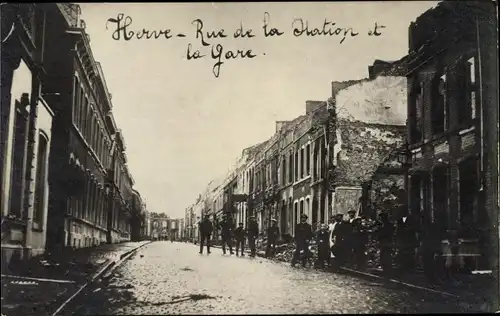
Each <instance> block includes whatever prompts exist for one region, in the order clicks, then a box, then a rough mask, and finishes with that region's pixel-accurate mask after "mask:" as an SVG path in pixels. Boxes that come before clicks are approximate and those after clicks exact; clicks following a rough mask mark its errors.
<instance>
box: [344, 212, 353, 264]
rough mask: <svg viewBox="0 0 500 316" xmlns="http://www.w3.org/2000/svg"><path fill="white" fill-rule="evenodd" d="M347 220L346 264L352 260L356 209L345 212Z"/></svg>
mask: <svg viewBox="0 0 500 316" xmlns="http://www.w3.org/2000/svg"><path fill="white" fill-rule="evenodd" d="M347 216H348V218H347V220H346V222H345V224H346V225H345V259H346V262H347V263H348V264H352V263H353V262H354V245H355V244H356V240H355V234H354V221H355V219H356V211H354V210H349V211H348V212H347Z"/></svg>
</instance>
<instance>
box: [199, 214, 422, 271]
mask: <svg viewBox="0 0 500 316" xmlns="http://www.w3.org/2000/svg"><path fill="white" fill-rule="evenodd" d="M307 219H308V217H307V215H306V214H301V216H300V222H299V223H297V224H296V226H295V236H294V237H295V238H294V239H295V246H296V248H295V252H294V254H293V257H292V262H291V264H292V266H295V265H296V264H297V262H298V261H301V263H302V265H303V266H305V265H306V263H307V262H310V261H311V259H312V252H311V250H310V245H311V241H312V240H314V239H315V241H316V245H317V247H318V248H317V249H318V253H317V254H318V256H317V260H316V262H315V263H314V264H315V265H316V266H317V267H325V265H326V266H331V267H334V268H335V267H340V266H351V267H356V268H358V269H364V268H365V267H366V265H367V259H368V256H367V255H368V253H367V247H368V243H369V239H370V236H371V238H372V239H373V238H374V237H375V238H376V242H377V243H378V247H379V250H380V265H381V266H382V269H383V270H385V271H390V270H391V269H392V262H393V253H394V246H395V245H396V247H397V258H396V259H397V262H398V264H399V266H400V267H401V268H404V269H412V268H413V267H414V265H415V248H416V247H417V244H418V242H417V231H416V229H415V225H414V224H413V221H412V220H410V218H409V217H408V216H407V213H405V212H403V214H402V217H401V218H400V219H399V220H398V221H397V222H396V223H395V224H394V223H391V222H390V221H389V216H388V214H387V213H380V214H379V218H378V220H377V221H376V223H375V225H370V224H369V223H368V220H367V219H365V218H360V217H356V212H355V211H352V210H351V211H349V212H348V218H347V219H346V220H344V215H343V214H335V216H334V217H333V218H332V219H331V220H330V222H329V224H328V225H327V224H321V225H320V226H319V228H318V230H317V231H316V232H314V231H313V228H312V225H311V224H309V223H308V222H307ZM198 225H199V232H200V254H202V253H203V247H204V246H206V249H207V253H210V241H211V237H212V234H213V233H214V230H215V229H214V225H213V224H212V222H211V221H210V217H209V216H208V215H206V216H205V217H204V218H203V220H202V221H201V222H199V224H198ZM217 228H218V229H217V231H220V236H221V239H222V252H223V254H226V252H227V250H229V253H230V254H231V255H233V254H234V253H235V252H234V251H233V245H235V248H236V249H235V250H236V255H239V256H244V250H245V243H246V240H248V246H249V247H250V256H251V257H255V255H256V240H257V239H258V237H259V226H258V224H257V221H256V219H255V217H253V216H252V217H250V218H249V222H248V225H247V228H246V229H245V228H244V225H243V223H238V227H235V225H234V222H233V220H232V218H231V217H228V216H227V215H223V218H222V221H221V222H220V223H218V227H217ZM280 236H281V234H280V229H279V227H278V225H277V221H276V220H275V219H272V220H271V225H270V226H269V227H268V228H267V249H266V257H269V256H273V255H274V254H275V253H276V245H277V242H278V241H279V240H280ZM394 239H395V240H394ZM424 259H425V258H424ZM424 264H425V262H424Z"/></svg>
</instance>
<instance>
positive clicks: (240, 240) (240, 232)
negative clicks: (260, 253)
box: [234, 223, 246, 256]
mask: <svg viewBox="0 0 500 316" xmlns="http://www.w3.org/2000/svg"><path fill="white" fill-rule="evenodd" d="M245 235H246V232H245V229H244V228H243V223H239V224H238V228H236V230H235V231H234V237H235V239H236V255H238V252H239V250H240V248H241V256H244V253H243V252H244V251H245Z"/></svg>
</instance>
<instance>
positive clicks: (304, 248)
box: [292, 214, 313, 267]
mask: <svg viewBox="0 0 500 316" xmlns="http://www.w3.org/2000/svg"><path fill="white" fill-rule="evenodd" d="M312 238H313V232H312V227H311V225H310V224H309V223H307V215H306V214H302V215H300V223H297V224H296V225H295V244H296V248H295V252H294V254H293V258H292V267H293V266H295V264H296V263H297V260H299V258H300V259H301V260H302V266H303V267H305V266H306V262H307V258H308V256H309V242H310V241H311V239H312Z"/></svg>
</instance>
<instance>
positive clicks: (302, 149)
mask: <svg viewBox="0 0 500 316" xmlns="http://www.w3.org/2000/svg"><path fill="white" fill-rule="evenodd" d="M304 164H305V159H304V148H301V149H300V178H301V179H302V178H303V177H304Z"/></svg>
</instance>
